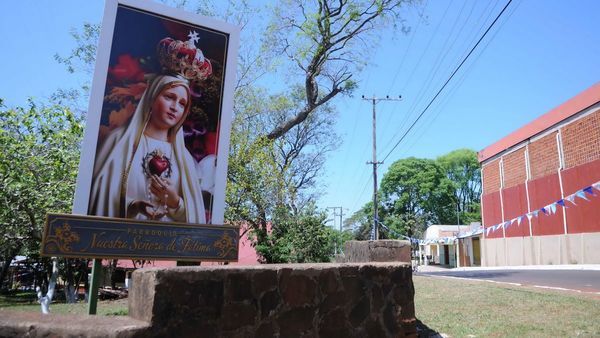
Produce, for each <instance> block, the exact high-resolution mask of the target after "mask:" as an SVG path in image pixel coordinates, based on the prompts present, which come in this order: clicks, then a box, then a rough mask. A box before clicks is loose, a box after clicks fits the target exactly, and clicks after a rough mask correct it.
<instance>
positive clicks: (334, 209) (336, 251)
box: [326, 207, 344, 254]
mask: <svg viewBox="0 0 600 338" xmlns="http://www.w3.org/2000/svg"><path fill="white" fill-rule="evenodd" d="M326 209H333V226H334V227H335V217H336V216H340V233H341V232H342V216H343V215H344V211H343V209H342V207H327V208H326ZM337 209H340V213H339V214H338V213H336V212H335V211H336V210H337ZM341 251H342V248H339V249H338V243H335V253H336V254H337V253H338V252H341Z"/></svg>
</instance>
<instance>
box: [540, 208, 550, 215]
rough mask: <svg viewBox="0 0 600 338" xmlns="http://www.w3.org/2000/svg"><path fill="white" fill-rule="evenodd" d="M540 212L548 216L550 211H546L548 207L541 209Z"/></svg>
mask: <svg viewBox="0 0 600 338" xmlns="http://www.w3.org/2000/svg"><path fill="white" fill-rule="evenodd" d="M540 211H541V212H543V213H544V215H548V211H547V210H546V207H543V208H541V209H540Z"/></svg>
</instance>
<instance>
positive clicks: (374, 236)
mask: <svg viewBox="0 0 600 338" xmlns="http://www.w3.org/2000/svg"><path fill="white" fill-rule="evenodd" d="M362 99H363V100H370V101H371V102H372V103H373V161H372V162H367V164H369V163H370V164H373V230H372V233H371V239H372V240H378V239H379V227H378V226H377V165H379V164H382V163H383V162H377V120H376V114H375V106H376V105H377V102H379V101H400V100H402V97H401V96H398V98H391V97H389V95H386V96H385V97H383V98H377V97H375V95H373V97H371V98H368V97H365V96H364V95H363V96H362Z"/></svg>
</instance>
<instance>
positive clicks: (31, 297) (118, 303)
mask: <svg viewBox="0 0 600 338" xmlns="http://www.w3.org/2000/svg"><path fill="white" fill-rule="evenodd" d="M3 311H31V312H41V311H42V310H41V307H40V304H38V303H37V296H36V295H35V294H34V293H32V292H20V293H16V294H10V295H4V294H0V316H1V315H2V312H3ZM50 313H59V314H87V303H84V302H78V303H76V304H65V303H52V304H50ZM97 313H98V314H99V315H106V316H110V315H127V299H119V300H106V301H98V307H97Z"/></svg>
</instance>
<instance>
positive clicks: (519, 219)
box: [517, 216, 524, 225]
mask: <svg viewBox="0 0 600 338" xmlns="http://www.w3.org/2000/svg"><path fill="white" fill-rule="evenodd" d="M523 217H524V216H519V217H518V218H517V225H521V221H522V220H523Z"/></svg>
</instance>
